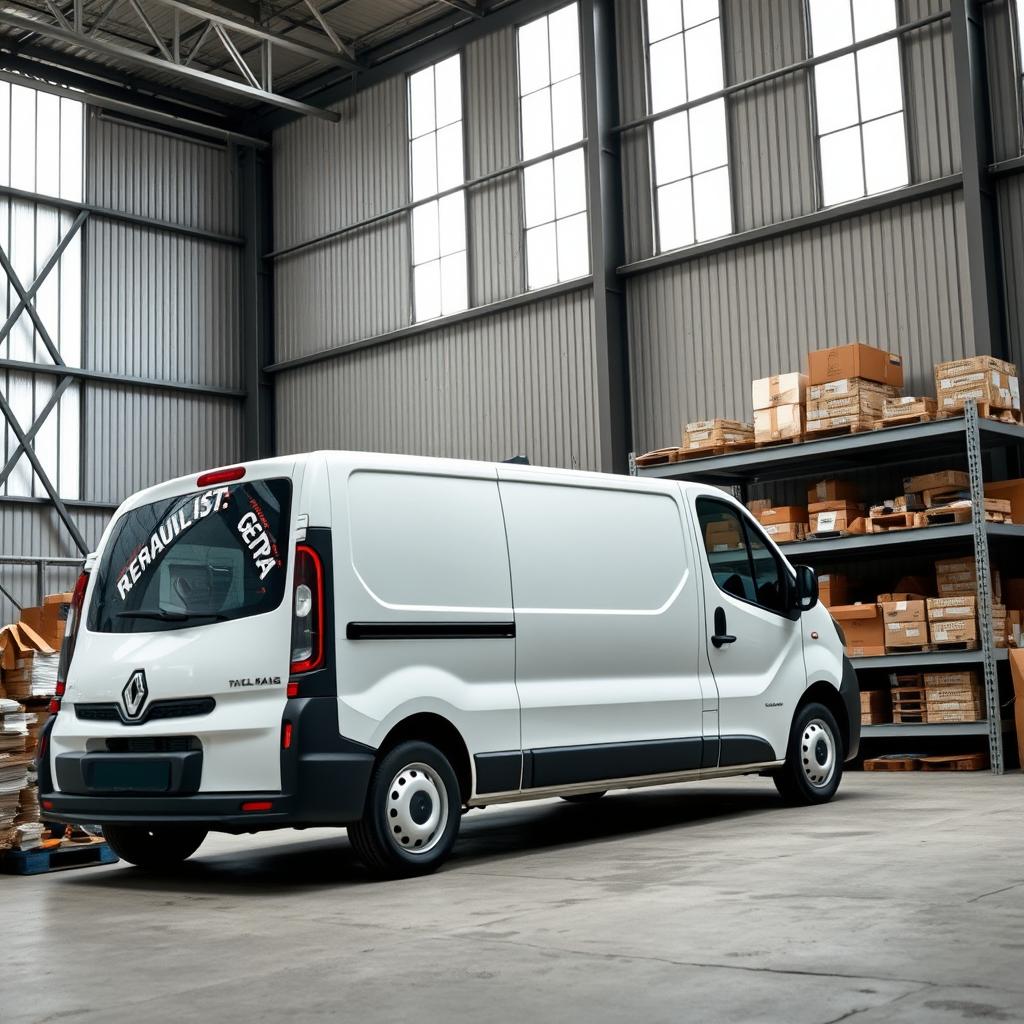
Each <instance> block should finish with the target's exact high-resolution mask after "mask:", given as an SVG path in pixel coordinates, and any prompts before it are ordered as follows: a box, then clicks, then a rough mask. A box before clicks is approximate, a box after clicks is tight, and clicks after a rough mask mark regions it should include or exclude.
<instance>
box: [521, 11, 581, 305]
mask: <svg viewBox="0 0 1024 1024" xmlns="http://www.w3.org/2000/svg"><path fill="white" fill-rule="evenodd" d="M519 114H520V125H521V137H522V153H523V159H524V160H530V159H532V158H534V157H538V156H543V155H544V154H545V153H554V152H555V151H557V150H563V149H565V148H566V147H567V146H572V145H573V144H574V143H582V140H583V92H582V80H581V77H580V27H579V11H578V9H577V5H576V4H570V5H569V6H568V7H563V8H561V9H560V10H557V11H555V12H554V13H553V14H548V15H545V16H544V17H543V18H537V20H536V21H531V22H530V23H529V24H527V25H523V26H522V27H521V28H520V29H519ZM523 221H524V225H525V230H526V281H527V287H528V288H531V289H532V288H543V287H544V286H545V285H550V284H556V283H557V282H559V281H569V280H571V279H572V278H574V277H582V276H584V275H585V274H587V273H589V271H590V243H589V233H588V230H587V184H586V174H585V164H584V158H583V146H582V144H581V145H579V146H578V147H576V148H574V149H570V150H569V151H568V152H565V153H561V154H560V155H559V156H556V157H553V158H552V159H550V160H542V161H540V162H538V163H535V164H530V165H529V166H528V167H526V168H525V169H524V170H523Z"/></svg>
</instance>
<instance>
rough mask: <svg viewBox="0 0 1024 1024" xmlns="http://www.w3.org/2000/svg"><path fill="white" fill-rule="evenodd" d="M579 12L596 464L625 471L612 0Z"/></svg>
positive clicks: (625, 359) (625, 354) (588, 0)
mask: <svg viewBox="0 0 1024 1024" xmlns="http://www.w3.org/2000/svg"><path fill="white" fill-rule="evenodd" d="M581 11H582V38H581V43H582V47H581V49H582V59H583V103H584V111H585V115H584V116H585V117H586V135H587V139H588V140H589V141H588V143H587V193H588V196H589V199H590V264H591V266H592V268H593V272H594V323H595V333H596V337H595V344H596V349H597V353H596V354H597V388H598V432H599V435H600V444H601V468H602V469H603V470H605V471H614V472H618V473H625V472H626V471H627V470H628V467H629V452H630V449H631V448H632V443H631V440H630V437H631V433H632V430H631V420H630V390H629V348H628V344H629V343H628V334H627V327H626V300H625V295H624V294H623V292H622V284H621V281H620V280H619V278H618V275H617V274H616V268H617V267H619V266H621V265H622V264H623V263H625V244H624V241H623V224H622V173H621V170H620V161H619V134H618V133H617V132H615V131H614V128H615V126H616V125H617V124H618V123H619V83H618V70H617V68H618V64H617V59H616V53H615V4H614V0H583V3H582V5H581Z"/></svg>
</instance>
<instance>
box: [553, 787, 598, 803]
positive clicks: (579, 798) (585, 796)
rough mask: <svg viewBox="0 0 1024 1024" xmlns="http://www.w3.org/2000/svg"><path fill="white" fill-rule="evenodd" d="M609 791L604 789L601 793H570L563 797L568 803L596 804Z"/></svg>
mask: <svg viewBox="0 0 1024 1024" xmlns="http://www.w3.org/2000/svg"><path fill="white" fill-rule="evenodd" d="M607 792H608V790H607V789H602V790H601V792H600V793H570V794H569V795H567V796H563V797H562V799H563V800H564V801H565V802H566V803H567V804H596V803H597V801H598V800H600V799H601V797H603V796H604V795H605V794H606V793H607Z"/></svg>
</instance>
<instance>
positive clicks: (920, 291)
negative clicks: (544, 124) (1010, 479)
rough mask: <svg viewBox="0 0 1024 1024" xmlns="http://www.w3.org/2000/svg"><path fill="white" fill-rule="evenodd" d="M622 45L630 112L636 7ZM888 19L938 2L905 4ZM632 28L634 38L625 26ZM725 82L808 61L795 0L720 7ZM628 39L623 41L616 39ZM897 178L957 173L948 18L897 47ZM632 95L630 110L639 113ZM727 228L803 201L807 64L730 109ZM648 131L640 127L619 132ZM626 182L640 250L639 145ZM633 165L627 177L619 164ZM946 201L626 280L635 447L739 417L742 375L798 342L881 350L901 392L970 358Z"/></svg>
mask: <svg viewBox="0 0 1024 1024" xmlns="http://www.w3.org/2000/svg"><path fill="white" fill-rule="evenodd" d="M619 9H620V18H622V17H625V18H626V19H629V21H627V24H626V25H625V26H623V27H624V28H626V29H627V31H626V32H625V33H623V35H622V37H621V41H620V48H621V50H622V53H621V59H622V60H623V61H624V62H625V63H626V64H627V65H628V67H629V68H632V69H633V70H632V71H628V70H627V72H626V73H625V74H624V76H623V85H622V90H621V103H622V105H623V107H624V112H623V116H624V118H625V119H628V118H630V117H636V116H640V115H642V113H643V94H642V90H641V89H640V88H639V87H638V85H637V80H639V81H641V82H642V78H641V77H640V76H641V75H642V71H639V72H638V71H636V70H635V69H636V68H640V69H642V67H643V57H644V55H643V31H642V26H641V24H640V21H641V11H640V7H639V5H633V4H630V3H628V2H620V8H619ZM899 9H900V16H901V21H902V22H903V23H906V22H910V21H914V20H917V19H919V18H922V17H925V16H926V15H929V14H932V13H935V12H938V11H942V10H945V9H946V5H945V3H944V2H942V0H906V2H904V3H902V4H900V5H899ZM630 21H631V23H632V28H631V29H630V28H629V24H630ZM722 24H723V36H724V48H725V55H726V75H727V80H728V81H730V82H737V81H743V80H745V79H748V78H750V77H752V76H754V75H758V74H762V73H764V72H766V71H769V70H771V69H773V68H777V67H781V66H784V65H786V64H790V63H793V62H794V61H798V60H800V59H802V58H803V57H804V56H806V54H807V41H806V38H805V35H806V32H805V21H804V6H803V0H723V3H722ZM627 40H628V44H627ZM902 54H903V74H904V96H905V109H906V118H907V136H908V148H909V155H910V166H911V180H912V182H923V181H929V180H933V179H935V178H941V177H945V176H947V175H950V174H954V173H956V172H958V171H959V168H960V162H959V152H958V130H959V129H958V124H957V120H956V98H955V92H954V90H953V84H952V67H953V64H952V61H953V57H952V40H951V28H950V23H949V21H948V19H947V20H945V21H942V22H939V23H937V24H933V25H931V26H929V27H928V28H925V29H921V30H917V31H914V32H913V33H911V34H909V35H908V36H906V37H905V38H904V41H903V45H902ZM638 103H639V105H638ZM728 109H729V129H730V139H729V142H730V164H731V174H732V181H733V203H734V211H735V219H736V228H737V231H742V230H748V229H752V228H758V227H763V226H765V225H770V224H780V223H783V222H785V221H787V220H791V219H792V218H794V217H798V216H801V215H805V214H810V213H813V212H814V211H815V210H816V209H818V208H819V201H818V199H817V186H816V173H817V168H816V159H817V158H816V147H815V143H814V140H813V135H812V122H811V116H810V109H811V83H810V81H809V75H808V73H807V72H797V73H794V74H792V75H788V76H786V77H784V78H780V79H776V80H774V81H773V82H769V83H766V84H764V85H762V86H759V87H757V88H756V89H752V90H748V91H744V92H741V93H739V94H738V95H737V96H734V97H731V98H730V99H729V101H728ZM630 134H631V135H634V136H646V131H645V130H643V129H641V130H638V131H636V132H632V133H630ZM630 145H631V146H632V147H633V151H635V153H634V157H633V159H632V160H631V161H627V166H626V172H625V173H626V174H627V180H628V177H629V175H633V176H634V177H635V179H636V181H637V182H639V184H635V185H634V187H635V188H636V189H637V190H638V193H639V201H634V199H633V197H632V196H631V197H630V199H629V200H628V201H627V204H626V224H627V238H628V239H629V243H628V249H629V254H630V256H631V257H632V258H633V259H638V258H643V257H646V256H650V255H652V254H653V246H652V243H651V235H650V226H649V220H650V209H649V207H650V189H649V184H648V182H649V175H650V171H649V168H648V166H647V155H646V154H647V149H646V145H644V146H641V145H639V144H638V143H636V142H631V143H630ZM634 164H635V165H636V167H634V166H633V165H634ZM964 244H965V228H964V219H963V213H962V204H961V201H960V197H959V193H956V192H954V193H945V194H942V195H938V196H934V197H932V198H928V199H921V200H916V201H913V202H907V203H904V204H901V205H897V206H894V207H892V208H890V209H888V210H883V211H879V212H875V213H871V214H868V215H864V216H859V217H855V218H851V219H848V220H842V221H839V222H836V223H833V224H829V225H824V226H820V227H814V228H810V229H807V230H804V231H801V232H799V233H796V234H788V235H784V236H782V237H779V238H777V239H773V240H769V241H764V242H758V243H756V244H751V245H747V246H744V247H742V248H737V249H733V250H730V251H727V252H724V253H721V254H717V255H709V256H705V257H703V258H699V259H693V260H689V261H685V262H681V263H679V264H676V265H673V266H668V267H665V268H662V269H659V270H655V271H651V272H647V273H644V274H642V275H639V276H636V277H632V278H630V279H629V280H628V282H627V296H628V307H629V333H630V353H631V354H630V359H631V365H632V378H633V421H634V431H635V436H634V445H635V447H636V449H637V450H638V451H644V450H648V449H651V448H656V447H660V446H662V445H666V444H673V443H678V437H679V433H680V427H681V424H682V423H684V422H686V421H687V420H692V419H701V418H704V417H709V416H730V417H737V418H740V419H749V418H750V381H751V379H753V378H755V377H759V376H764V375H767V374H770V373H778V372H784V371H787V370H793V369H798V368H800V367H801V366H802V365H803V363H804V357H805V353H806V352H807V351H809V350H810V349H813V348H819V347H823V346H826V345H829V344H837V343H841V342H844V341H848V340H861V341H867V342H870V343H877V344H882V345H891V346H892V347H893V348H894V349H897V350H898V351H900V352H902V353H903V354H904V356H905V357H906V359H907V362H908V367H909V374H908V380H907V388H908V392H910V391H914V390H917V391H923V392H930V391H931V390H932V389H933V387H934V385H933V384H931V373H932V365H933V364H934V362H935V361H937V360H939V359H947V358H954V357H956V356H959V355H961V354H964V353H969V352H970V351H971V350H972V338H971V336H970V331H971V327H970V323H969V317H967V316H965V310H966V302H967V295H968V290H969V282H968V279H967V276H966V272H965V271H966V268H965V266H964V265H963V264H964V259H965V255H964V254H965V248H964Z"/></svg>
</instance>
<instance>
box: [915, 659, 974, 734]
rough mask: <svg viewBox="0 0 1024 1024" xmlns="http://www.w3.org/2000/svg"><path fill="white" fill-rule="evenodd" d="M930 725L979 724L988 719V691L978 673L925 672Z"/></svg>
mask: <svg viewBox="0 0 1024 1024" xmlns="http://www.w3.org/2000/svg"><path fill="white" fill-rule="evenodd" d="M923 683H924V696H925V706H926V720H927V721H928V722H977V721H980V720H981V719H983V718H984V717H985V690H984V688H983V687H982V684H981V679H980V678H979V677H978V673H977V672H975V671H973V670H968V671H961V672H925V673H924V677H923Z"/></svg>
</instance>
